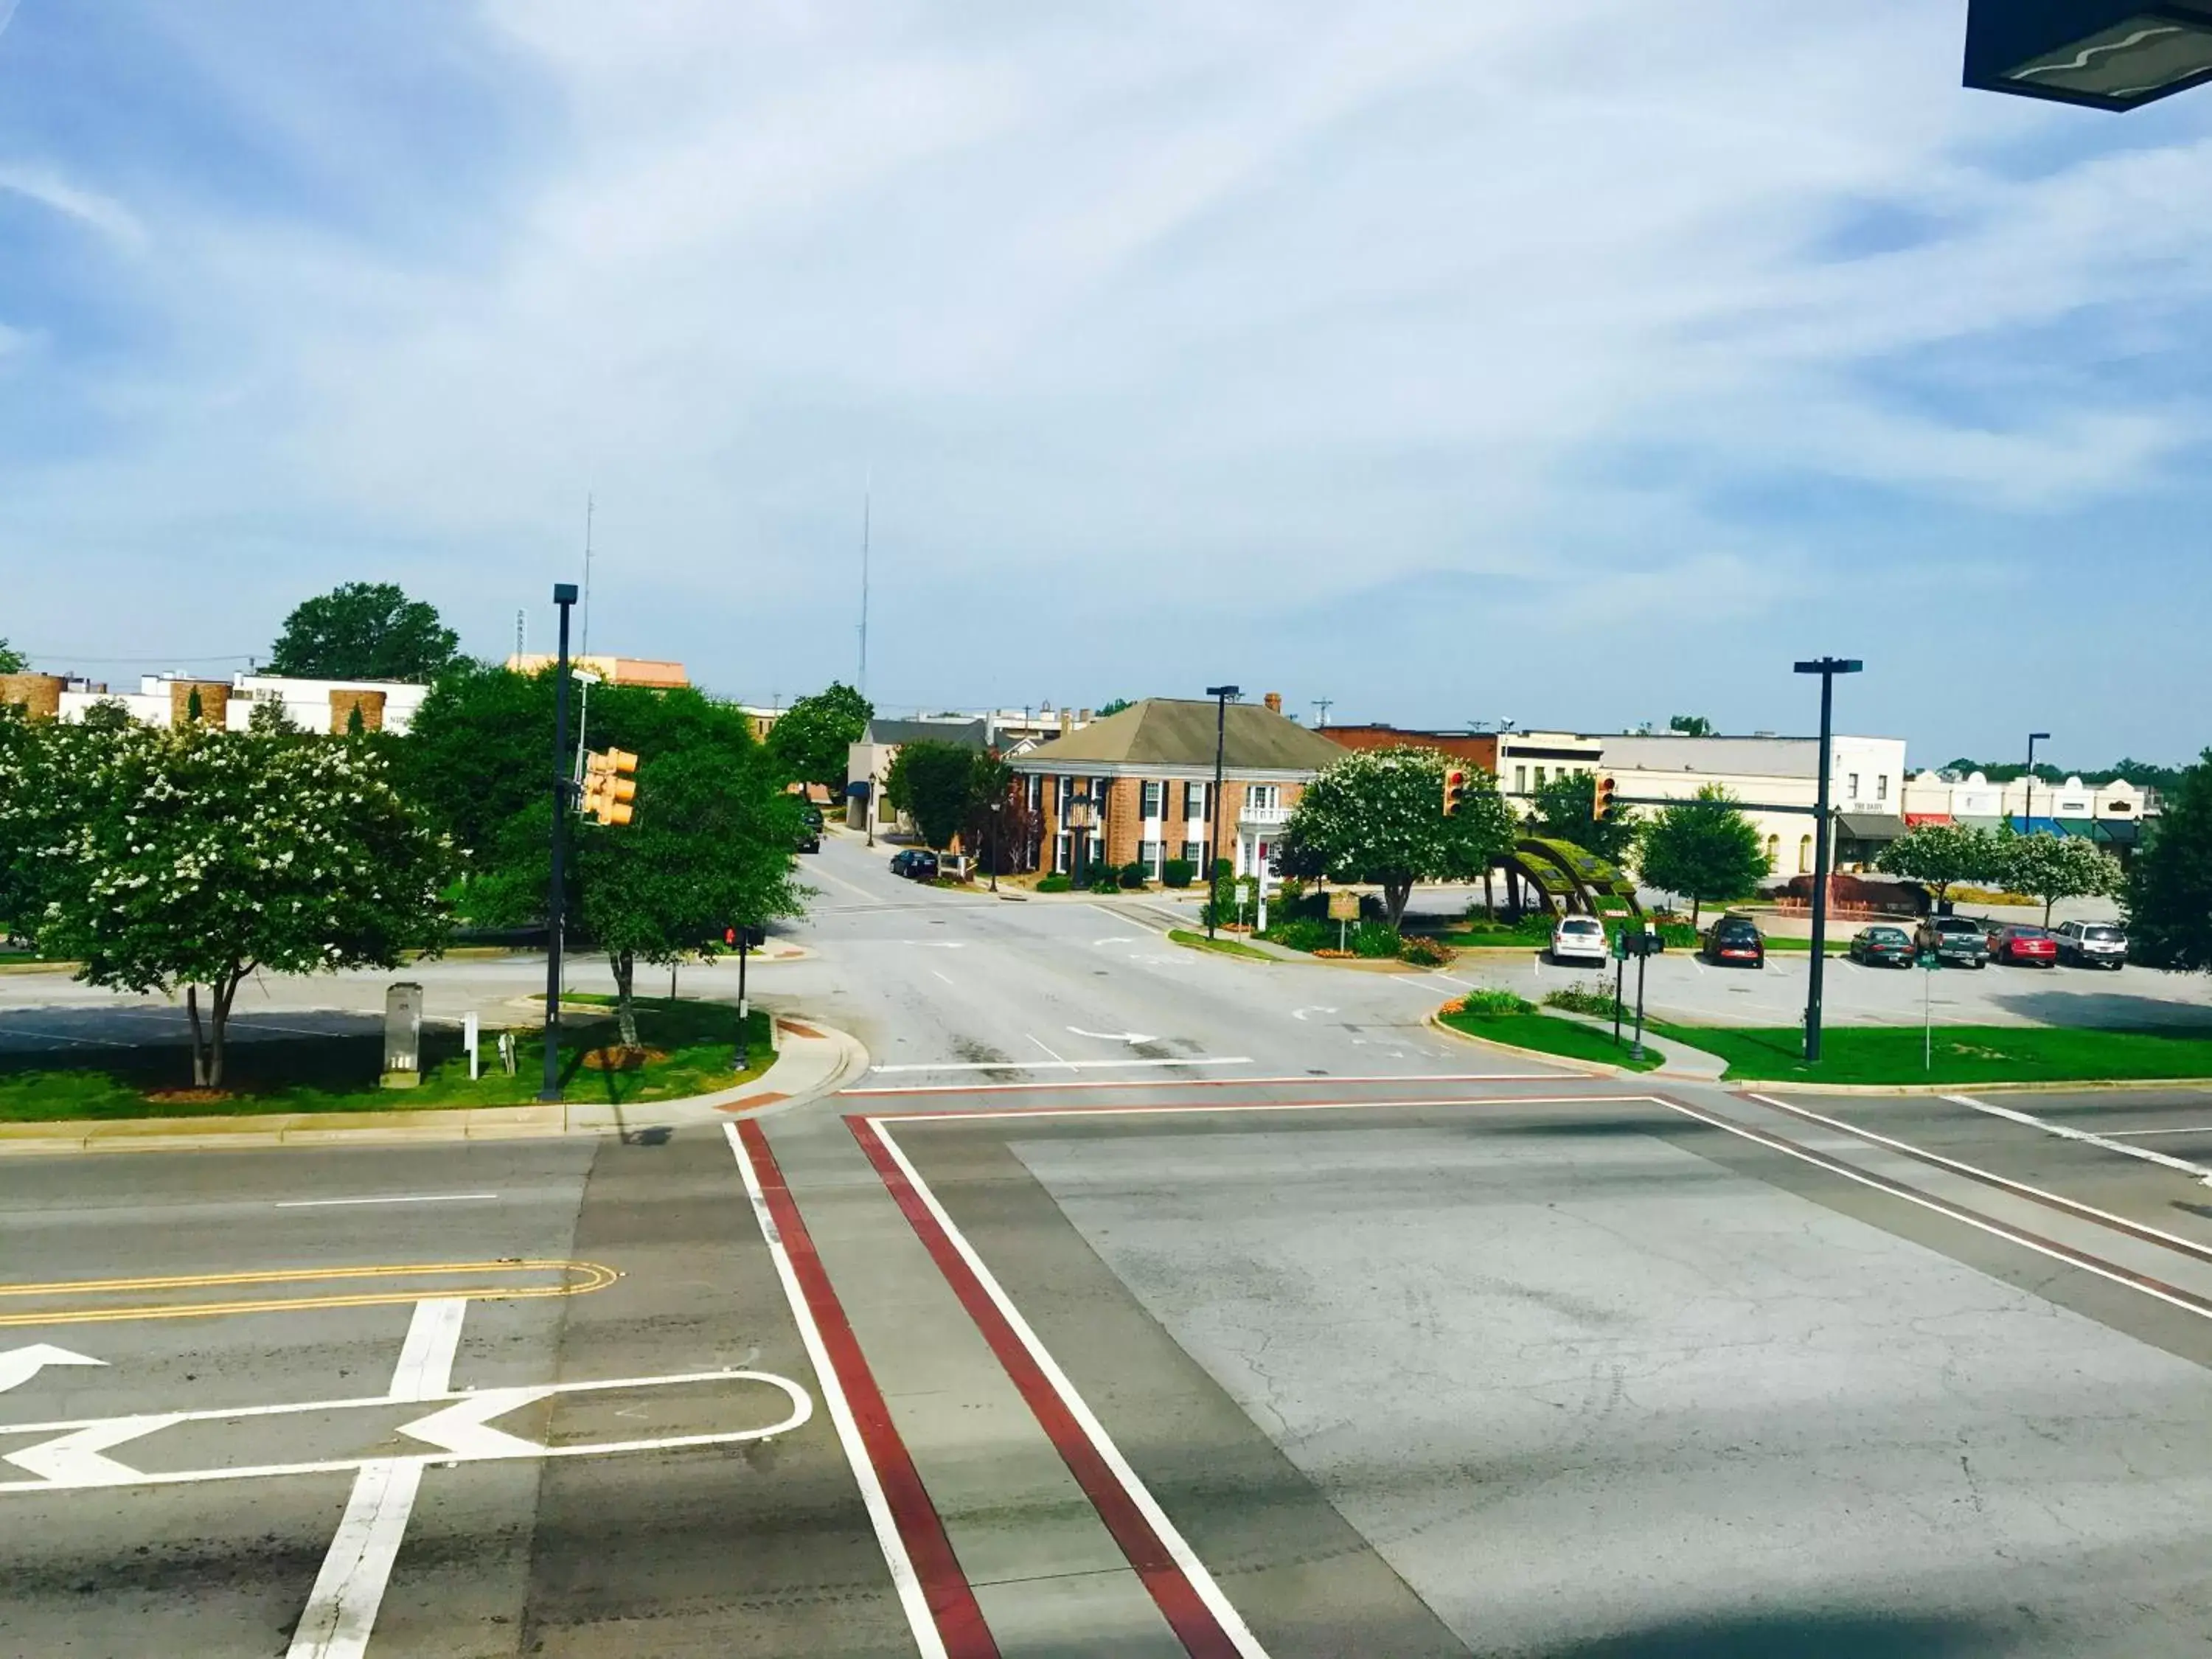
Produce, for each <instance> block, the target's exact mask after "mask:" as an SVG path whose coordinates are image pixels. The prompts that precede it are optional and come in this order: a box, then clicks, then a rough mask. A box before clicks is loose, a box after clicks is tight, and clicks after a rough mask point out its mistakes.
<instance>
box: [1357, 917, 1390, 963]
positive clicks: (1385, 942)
mask: <svg viewBox="0 0 2212 1659" xmlns="http://www.w3.org/2000/svg"><path fill="white" fill-rule="evenodd" d="M1400 943H1401V940H1400V939H1399V938H1398V930H1397V929H1396V928H1395V927H1392V926H1391V925H1390V924H1389V922H1387V921H1362V922H1358V923H1356V924H1354V925H1353V927H1352V930H1351V945H1352V955H1354V956H1355V957H1366V958H1367V959H1369V960H1370V961H1374V962H1387V961H1389V959H1390V958H1391V957H1395V956H1396V955H1397V954H1398V946H1399V945H1400Z"/></svg>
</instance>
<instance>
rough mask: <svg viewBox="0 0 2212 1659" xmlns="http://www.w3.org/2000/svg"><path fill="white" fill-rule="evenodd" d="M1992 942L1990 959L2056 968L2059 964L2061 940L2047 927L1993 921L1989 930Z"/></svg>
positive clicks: (1987, 930) (2032, 966)
mask: <svg viewBox="0 0 2212 1659" xmlns="http://www.w3.org/2000/svg"><path fill="white" fill-rule="evenodd" d="M1985 932H1986V933H1987V935H1988V938H1989V941H1990V961H1991V962H1996V963H2013V964H2015V965H2018V964H2020V963H2026V964H2027V966H2029V967H2031V968H2056V967H2057V965H2058V941H2057V939H2053V938H2052V937H2051V930H2050V929H2049V928H2047V927H2028V926H2027V925H2026V924H2025V923H2020V922H2009V921H1993V922H1990V924H1989V926H1988V927H1987V928H1986V930H1985Z"/></svg>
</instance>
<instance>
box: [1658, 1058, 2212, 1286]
mask: <svg viewBox="0 0 2212 1659" xmlns="http://www.w3.org/2000/svg"><path fill="white" fill-rule="evenodd" d="M1649 1098H1650V1100H1651V1102H1652V1103H1653V1104H1655V1105H1658V1106H1664V1107H1665V1108H1666V1109H1668V1111H1670V1112H1679V1113H1680V1114H1681V1115H1683V1116H1684V1117H1686V1118H1690V1119H1692V1120H1693V1121H1697V1122H1699V1123H1703V1124H1705V1125H1706V1126H1708V1127H1711V1128H1715V1129H1725V1130H1726V1131H1727V1132H1728V1133H1730V1134H1732V1135H1735V1136H1736V1137H1738V1138H1739V1139H1744V1140H1748V1141H1749V1142H1751V1143H1752V1145H1753V1146H1764V1147H1765V1148H1766V1150H1767V1151H1769V1152H1781V1153H1783V1154H1784V1155H1785V1156H1787V1157H1790V1158H1796V1159H1797V1160H1798V1161H1799V1162H1800V1163H1802V1164H1811V1165H1813V1167H1814V1168H1815V1169H1817V1170H1826V1171H1827V1173H1828V1174H1830V1175H1835V1176H1843V1178H1844V1180H1846V1181H1851V1182H1857V1183H1858V1184H1859V1185H1860V1186H1862V1187H1869V1188H1873V1189H1874V1190H1875V1192H1878V1193H1883V1194H1887V1195H1888V1196H1889V1197H1891V1198H1894V1199H1900V1200H1903V1201H1904V1202H1905V1203H1907V1204H1916V1205H1917V1206H1920V1208H1922V1209H1923V1210H1932V1211H1934V1212H1936V1214H1937V1215H1940V1216H1943V1217H1946V1218H1948V1219H1950V1220H1953V1221H1956V1222H1958V1223H1960V1225H1964V1226H1968V1227H1972V1228H1974V1229H1975V1230H1976V1231H1980V1232H1984V1233H1988V1234H1989V1235H1990V1236H1991V1237H1995V1238H2002V1239H2004V1240H2006V1241H2007V1242H2008V1243H2014V1244H2018V1245H2020V1246H2021V1247H2022V1248H2024V1249H2030V1250H2033V1251H2034V1252H2035V1253H2036V1254H2037V1255H2041V1256H2048V1257H2049V1258H2050V1259H2051V1261H2060V1262H2063V1263H2064V1264H2065V1265H2066V1266H2068V1267H2079V1268H2081V1271H2082V1272H2084V1273H2094V1274H2096V1275H2097V1277H2098V1278H2100V1279H2110V1280H2111V1281H2112V1283H2113V1284H2115V1285H2126V1286H2127V1287H2128V1288H2129V1289H2130V1290H2131V1291H2142V1294H2143V1295H2145V1296H2148V1297H2154V1298H2155V1299H2156V1300H2158V1301H2160V1302H2163V1303H2165V1304H2166V1305H2167V1306H2169V1307H2173V1308H2179V1309H2180V1310H2182V1311H2183V1312H2184V1313H2191V1314H2195V1315H2196V1316H2197V1317H2198V1318H2199V1319H2207V1318H2212V1312H2208V1310H2206V1309H2205V1308H2203V1307H2202V1306H2200V1305H2198V1304H2196V1303H2193V1302H2191V1301H2187V1300H2185V1299H2184V1298H2182V1297H2178V1296H2171V1295H2168V1294H2166V1292H2165V1291H2160V1289H2158V1288H2157V1287H2156V1286H2155V1285H2146V1284H2144V1283H2143V1282H2142V1280H2141V1279H2137V1278H2135V1277H2132V1276H2131V1275H2130V1274H2128V1273H2123V1272H2121V1271H2119V1270H2118V1269H2117V1268H2114V1267H2107V1266H2103V1265H2100V1263H2098V1262H2096V1261H2093V1260H2087V1259H2085V1258H2083V1257H2082V1256H2080V1255H2072V1254H2069V1252H2067V1251H2064V1250H2060V1249H2052V1248H2051V1246H2050V1245H2048V1244H2045V1243H2040V1242H2039V1241H2038V1240H2036V1239H2035V1238H2033V1237H2030V1236H2029V1235H2028V1234H2027V1233H2024V1232H2022V1231H2020V1230H2019V1229H2017V1228H2015V1227H2008V1226H2006V1225H2003V1224H2002V1223H2001V1222H1996V1221H1987V1220H1984V1219H1982V1218H1980V1217H1978V1216H1976V1215H1973V1214H1972V1213H1970V1212H1967V1211H1966V1209H1965V1208H1963V1207H1962V1206H1959V1205H1956V1204H1948V1203H1945V1202H1944V1201H1943V1200H1942V1199H1939V1198H1933V1197H1926V1196H1923V1195H1922V1194H1918V1193H1915V1192H1911V1191H1909V1190H1907V1189H1906V1188H1905V1187H1904V1186H1903V1185H1902V1183H1900V1182H1893V1181H1885V1180H1882V1179H1881V1178H1880V1177H1878V1176H1873V1175H1865V1174H1862V1173H1860V1172H1859V1171H1858V1170H1854V1169H1852V1168H1851V1167H1850V1165H1849V1164H1846V1163H1844V1160H1842V1159H1841V1158H1834V1157H1830V1156H1826V1155H1824V1154H1822V1153H1819V1152H1812V1151H1809V1150H1808V1149H1807V1148H1804V1147H1801V1146H1791V1145H1790V1144H1789V1142H1788V1141H1787V1140H1786V1139H1784V1138H1783V1137H1781V1136H1779V1135H1771V1134H1765V1133H1760V1132H1759V1131H1757V1130H1753V1129H1748V1128H1746V1127H1743V1126H1742V1125H1741V1124H1736V1123H1731V1122H1729V1121H1728V1120H1727V1119H1726V1118H1724V1117H1716V1116H1714V1115H1711V1113H1707V1112H1701V1111H1699V1110H1698V1109H1696V1108H1695V1107H1692V1106H1685V1105H1684V1104H1682V1103H1681V1102H1680V1101H1675V1100H1665V1099H1662V1098H1661V1097H1659V1096H1657V1095H1652V1096H1650V1097H1649Z"/></svg>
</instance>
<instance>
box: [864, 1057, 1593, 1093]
mask: <svg viewBox="0 0 2212 1659" xmlns="http://www.w3.org/2000/svg"><path fill="white" fill-rule="evenodd" d="M1089 1063H1090V1064H1093V1065H1118V1066H1127V1065H1130V1064H1132V1063H1133V1062H1131V1061H1128V1060H1106V1061H1091V1062H1089ZM1134 1063H1136V1064H1152V1063H1155V1062H1151V1061H1138V1062H1134ZM1165 1063H1168V1064H1172V1065H1178V1066H1180V1065H1187V1064H1197V1063H1199V1062H1195V1061H1184V1060H1174V1061H1170V1062H1165ZM1237 1063H1238V1064H1239V1065H1245V1064H1249V1061H1243V1060H1240V1061H1238V1062H1237ZM902 1069H911V1070H914V1071H917V1072H935V1071H945V1070H959V1069H961V1068H960V1067H958V1066H913V1067H910V1068H906V1067H901V1066H875V1067H872V1070H874V1071H878V1072H896V1071H900V1070H902ZM972 1069H975V1070H978V1071H985V1072H1019V1071H1038V1070H1042V1069H1044V1068H1043V1067H1040V1066H1017V1065H1014V1064H1013V1063H1012V1061H1009V1062H1007V1063H1006V1064H1005V1065H1003V1066H997V1065H977V1066H974V1067H972ZM1559 1080H1560V1078H1559V1073H1557V1072H1398V1073H1361V1074H1355V1075H1352V1076H1349V1077H1336V1076H1333V1075H1330V1074H1328V1073H1322V1075H1321V1076H1318V1077H1211V1078H1170V1079H1165V1080H1164V1081H1161V1082H1158V1083H1121V1082H1117V1081H1115V1079H1111V1078H1102V1079H1099V1080H1098V1081H1097V1082H1095V1083H957V1084H956V1083H947V1084H944V1085H939V1086H937V1087H934V1088H933V1087H927V1086H923V1087H916V1086H915V1085H912V1084H903V1085H900V1086H898V1087H896V1088H892V1089H841V1090H840V1091H838V1093H839V1095H840V1096H841V1097H842V1096H844V1095H994V1094H1053V1095H1058V1094H1068V1093H1072V1092H1073V1091H1077V1090H1090V1089H1285V1088H1295V1089H1341V1088H1346V1087H1348V1086H1350V1085H1353V1084H1364V1083H1557V1082H1559Z"/></svg>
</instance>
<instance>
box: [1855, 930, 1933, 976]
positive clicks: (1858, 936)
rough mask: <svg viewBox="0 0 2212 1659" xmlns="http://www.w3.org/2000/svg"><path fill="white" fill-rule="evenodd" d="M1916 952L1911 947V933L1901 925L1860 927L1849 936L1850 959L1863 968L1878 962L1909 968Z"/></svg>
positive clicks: (1894, 966)
mask: <svg viewBox="0 0 2212 1659" xmlns="http://www.w3.org/2000/svg"><path fill="white" fill-rule="evenodd" d="M1917 954H1918V953H1917V952H1916V951H1914V950H1913V948H1912V938H1911V935H1910V934H1909V933H1906V932H1905V929H1903V928H1902V927H1862V928H1860V929H1859V931H1858V932H1857V933H1855V934H1854V935H1852V937H1851V951H1850V956H1851V960H1852V961H1853V962H1856V963H1858V964H1859V965H1860V966H1861V967H1863V968H1871V967H1873V966H1874V965H1875V963H1878V962H1879V963H1887V964H1888V965H1889V966H1891V967H1893V968H1910V967H1911V966H1912V963H1913V960H1914V958H1915V957H1916V956H1917Z"/></svg>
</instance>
